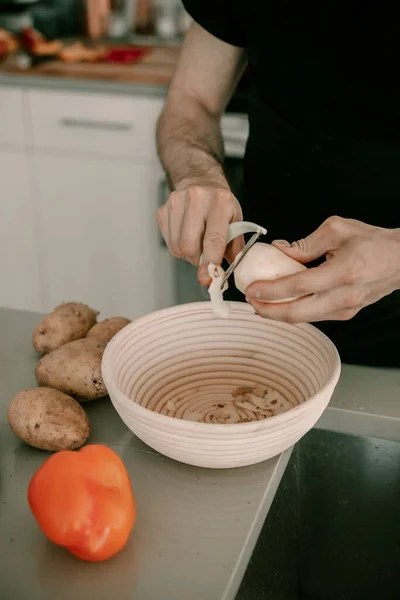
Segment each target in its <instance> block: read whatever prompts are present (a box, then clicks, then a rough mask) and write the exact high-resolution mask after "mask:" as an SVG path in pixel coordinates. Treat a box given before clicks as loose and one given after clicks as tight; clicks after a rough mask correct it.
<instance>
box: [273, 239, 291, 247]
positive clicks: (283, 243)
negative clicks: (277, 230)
mask: <svg viewBox="0 0 400 600" xmlns="http://www.w3.org/2000/svg"><path fill="white" fill-rule="evenodd" d="M272 245H273V246H282V248H289V246H290V244H289V242H288V241H287V240H274V241H273V242H272Z"/></svg>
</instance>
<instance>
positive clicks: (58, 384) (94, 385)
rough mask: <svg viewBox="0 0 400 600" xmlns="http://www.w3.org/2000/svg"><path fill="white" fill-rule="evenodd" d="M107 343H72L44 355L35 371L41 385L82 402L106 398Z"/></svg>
mask: <svg viewBox="0 0 400 600" xmlns="http://www.w3.org/2000/svg"><path fill="white" fill-rule="evenodd" d="M105 347H106V344H105V343H104V342H99V341H98V340H96V339H93V338H83V339H82V340H75V341H73V342H69V343H68V344H65V345H64V346H61V348H57V350H53V352H50V353H49V354H46V355H45V356H43V357H42V358H41V359H40V361H39V362H38V364H37V365H36V369H35V376H36V381H37V382H38V385H40V386H43V387H50V388H53V389H55V390H59V391H60V392H64V394H68V395H69V396H72V397H73V398H76V399H79V401H80V402H84V401H88V400H96V399H97V398H103V396H106V395H107V390H106V386H105V385H104V382H103V378H102V376H101V360H102V358H103V352H104V350H105Z"/></svg>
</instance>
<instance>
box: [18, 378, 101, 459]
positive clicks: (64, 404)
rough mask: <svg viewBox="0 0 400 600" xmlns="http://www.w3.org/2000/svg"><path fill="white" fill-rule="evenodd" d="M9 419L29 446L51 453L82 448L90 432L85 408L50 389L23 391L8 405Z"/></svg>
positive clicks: (68, 397)
mask: <svg viewBox="0 0 400 600" xmlns="http://www.w3.org/2000/svg"><path fill="white" fill-rule="evenodd" d="M7 417H8V423H9V425H10V427H11V429H12V431H13V432H14V433H15V435H16V436H18V437H19V438H20V439H21V440H23V441H24V442H25V443H26V444H29V446H33V447H34V448H40V449H41V450H49V451H51V452H58V451H60V450H74V449H75V448H80V447H81V446H83V444H84V443H85V442H86V440H87V438H88V437H89V433H90V425H89V419H88V418H87V415H86V413H85V411H84V410H83V408H82V407H81V405H80V404H79V403H78V402H77V401H76V400H74V399H73V398H71V397H70V396H67V395H66V394H63V393H61V392H58V391H57V390H52V389H50V388H41V387H39V388H34V389H30V390H23V391H22V392H19V393H18V394H17V395H16V396H14V398H13V399H12V400H11V402H10V404H9V406H8V412H7Z"/></svg>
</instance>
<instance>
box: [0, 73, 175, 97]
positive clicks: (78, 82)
mask: <svg viewBox="0 0 400 600" xmlns="http://www.w3.org/2000/svg"><path fill="white" fill-rule="evenodd" d="M0 86H8V87H14V88H15V87H21V88H38V89H49V90H64V91H72V92H95V93H96V92H97V93H103V94H120V95H121V94H122V95H137V96H150V97H155V98H164V97H165V95H166V93H167V87H168V86H167V85H164V84H156V83H154V84H148V83H133V82H132V83H122V82H120V81H113V80H97V79H96V80H88V79H78V78H73V77H58V76H57V75H49V76H42V75H29V74H28V73H4V72H3V73H2V72H0Z"/></svg>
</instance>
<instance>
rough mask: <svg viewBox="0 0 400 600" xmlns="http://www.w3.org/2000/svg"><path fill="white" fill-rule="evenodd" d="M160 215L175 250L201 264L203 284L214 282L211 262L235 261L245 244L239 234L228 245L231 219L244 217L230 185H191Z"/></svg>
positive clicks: (173, 195) (177, 254) (175, 195)
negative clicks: (211, 274) (225, 186)
mask: <svg viewBox="0 0 400 600" xmlns="http://www.w3.org/2000/svg"><path fill="white" fill-rule="evenodd" d="M157 219H158V224H159V227H160V230H161V233H162V235H163V237H164V239H165V242H166V244H167V246H168V248H169V251H170V252H171V254H172V255H173V256H175V257H177V258H183V259H185V260H187V261H189V262H190V263H192V264H193V265H195V266H197V267H199V270H198V280H199V282H200V284H201V285H209V284H210V283H211V279H210V276H209V275H208V265H209V263H210V262H212V263H214V264H216V265H220V264H221V263H222V260H223V258H224V257H225V258H226V259H227V260H228V261H229V262H232V260H233V259H234V258H235V256H236V255H237V253H238V252H240V250H241V249H242V248H243V245H244V240H243V238H242V237H238V238H236V239H235V240H233V242H232V243H231V244H229V246H228V248H227V238H228V227H229V225H230V223H233V222H235V221H242V219H243V214H242V209H241V207H240V204H239V202H238V200H237V199H236V198H235V196H234V195H233V194H232V192H230V190H229V189H225V188H220V187H212V186H201V185H191V186H189V187H187V188H186V189H182V190H179V191H174V192H172V193H171V194H170V196H169V198H168V201H167V202H166V203H165V204H164V205H163V206H162V207H161V208H159V210H158V212H157ZM201 254H203V256H202V264H201V265H200V266H199V261H200V256H201Z"/></svg>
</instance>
